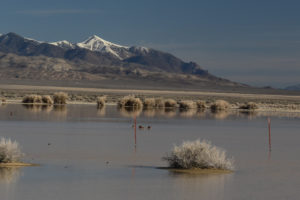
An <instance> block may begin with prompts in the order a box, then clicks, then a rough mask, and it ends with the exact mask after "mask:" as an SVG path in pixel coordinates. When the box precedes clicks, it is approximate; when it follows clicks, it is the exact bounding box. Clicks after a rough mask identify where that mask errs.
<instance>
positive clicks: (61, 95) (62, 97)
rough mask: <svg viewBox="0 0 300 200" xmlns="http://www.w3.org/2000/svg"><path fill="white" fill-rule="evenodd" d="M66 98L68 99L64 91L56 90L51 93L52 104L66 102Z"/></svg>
mask: <svg viewBox="0 0 300 200" xmlns="http://www.w3.org/2000/svg"><path fill="white" fill-rule="evenodd" d="M67 100H68V94H67V93H65V92H56V93H54V95H53V101H54V104H59V105H63V104H67Z"/></svg>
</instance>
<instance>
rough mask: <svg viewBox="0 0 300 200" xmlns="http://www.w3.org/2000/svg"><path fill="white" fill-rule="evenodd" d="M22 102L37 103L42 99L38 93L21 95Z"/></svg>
mask: <svg viewBox="0 0 300 200" xmlns="http://www.w3.org/2000/svg"><path fill="white" fill-rule="evenodd" d="M22 103H28V104H39V103H43V100H42V97H41V96H40V95H36V94H30V95H26V96H24V97H23V100H22Z"/></svg>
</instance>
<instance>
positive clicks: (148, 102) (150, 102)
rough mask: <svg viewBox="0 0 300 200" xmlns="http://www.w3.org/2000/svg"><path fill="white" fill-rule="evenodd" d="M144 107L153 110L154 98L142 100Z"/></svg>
mask: <svg viewBox="0 0 300 200" xmlns="http://www.w3.org/2000/svg"><path fill="white" fill-rule="evenodd" d="M144 107H145V108H146V109H147V108H154V107H155V99H154V98H146V99H145V100H144Z"/></svg>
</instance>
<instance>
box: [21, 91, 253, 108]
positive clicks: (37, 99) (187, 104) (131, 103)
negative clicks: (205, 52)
mask: <svg viewBox="0 0 300 200" xmlns="http://www.w3.org/2000/svg"><path fill="white" fill-rule="evenodd" d="M67 101H68V94H67V93H64V92H57V93H54V94H53V96H50V95H43V96H41V95H35V94H31V95H26V96H24V97H23V100H22V103H24V104H45V105H52V104H54V105H64V104H67ZM96 103H97V106H98V108H102V107H104V106H105V105H106V104H107V96H105V95H104V96H99V97H97V99H96ZM117 105H118V107H119V108H126V107H127V108H133V109H142V108H144V109H160V108H179V109H181V110H188V109H207V108H209V109H211V110H212V111H221V110H227V109H229V108H231V105H230V104H229V103H228V102H227V101H225V100H216V101H214V102H206V101H203V100H197V101H192V100H179V101H176V100H174V99H164V98H144V99H141V98H138V97H135V96H134V95H128V96H124V97H122V98H120V99H119V100H118V103H117ZM239 109H244V110H255V109H258V105H257V104H256V103H254V102H248V103H245V104H243V105H240V106H239Z"/></svg>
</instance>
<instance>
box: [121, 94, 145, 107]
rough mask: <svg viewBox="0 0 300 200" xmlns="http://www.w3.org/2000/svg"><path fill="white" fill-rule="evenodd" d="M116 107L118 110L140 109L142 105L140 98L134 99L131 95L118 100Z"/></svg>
mask: <svg viewBox="0 0 300 200" xmlns="http://www.w3.org/2000/svg"><path fill="white" fill-rule="evenodd" d="M118 106H119V107H120V108H124V107H133V108H142V107H143V103H142V101H141V99H140V98H136V97H135V96H133V95H128V96H125V97H123V98H122V99H120V100H119V102H118Z"/></svg>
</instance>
